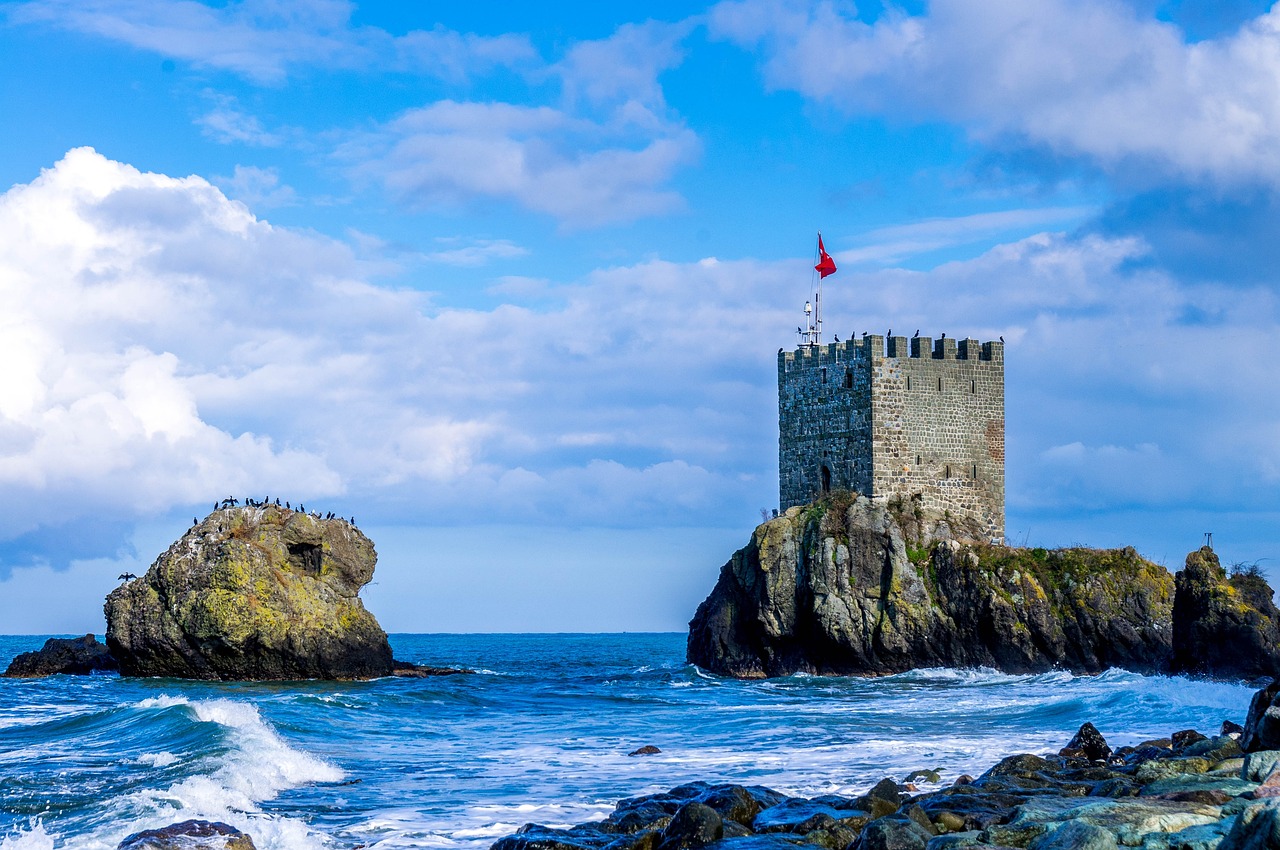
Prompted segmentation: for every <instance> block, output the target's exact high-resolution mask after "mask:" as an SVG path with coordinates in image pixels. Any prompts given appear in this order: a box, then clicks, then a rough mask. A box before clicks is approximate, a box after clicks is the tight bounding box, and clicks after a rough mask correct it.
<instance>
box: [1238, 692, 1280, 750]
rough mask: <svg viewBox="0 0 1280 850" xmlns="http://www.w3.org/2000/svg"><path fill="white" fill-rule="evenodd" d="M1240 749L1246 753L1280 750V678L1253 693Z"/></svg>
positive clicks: (1241, 736)
mask: <svg viewBox="0 0 1280 850" xmlns="http://www.w3.org/2000/svg"><path fill="white" fill-rule="evenodd" d="M1240 749H1242V750H1244V751H1245V752H1246V753H1253V752H1257V751H1258V750H1280V679H1273V680H1272V681H1271V684H1269V685H1267V686H1266V687H1265V688H1263V689H1262V690H1260V691H1258V692H1257V693H1255V694H1254V695H1253V699H1252V700H1251V701H1250V702H1249V716H1248V717H1247V718H1246V719H1245V721H1244V731H1243V732H1241V733H1240Z"/></svg>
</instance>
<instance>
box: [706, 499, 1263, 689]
mask: <svg viewBox="0 0 1280 850" xmlns="http://www.w3.org/2000/svg"><path fill="white" fill-rule="evenodd" d="M688 659H689V661H691V662H693V663H695V664H697V665H699V666H701V667H703V668H705V669H708V670H710V671H712V672H715V673H719V674H722V675H728V676H736V677H740V678H760V677H768V676H783V675H790V674H793V673H797V672H806V673H813V674H837V675H864V676H865V675H884V674H891V673H901V672H904V671H907V670H911V669H915V668H919V667H991V668H994V669H997V670H1001V671H1004V672H1009V673H1037V672H1044V671H1047V670H1052V669H1066V670H1070V671H1072V672H1076V673H1097V672H1101V671H1102V670H1105V669H1108V668H1110V667H1122V668H1124V669H1127V670H1131V671H1134V672H1140V673H1190V674H1196V675H1208V676H1213V677H1219V678H1226V679H1242V678H1254V677H1260V676H1274V675H1280V611H1277V609H1276V607H1275V605H1274V603H1273V602H1272V600H1271V589H1270V587H1268V586H1267V584H1266V582H1265V581H1264V580H1263V579H1262V578H1261V577H1260V576H1256V575H1250V574H1248V573H1244V574H1239V575H1230V576H1229V575H1228V574H1227V571H1226V570H1224V569H1223V568H1222V566H1221V564H1220V563H1219V562H1218V557H1217V555H1215V554H1214V552H1213V550H1212V549H1209V548H1202V549H1200V550H1198V551H1195V552H1192V553H1191V554H1190V555H1189V556H1188V558H1187V565H1186V567H1185V568H1184V569H1183V570H1182V571H1180V572H1179V573H1178V574H1177V575H1176V576H1174V575H1172V574H1170V573H1169V571H1168V570H1166V569H1165V568H1164V567H1162V566H1160V565H1159V564H1155V563H1152V562H1151V561H1148V560H1146V559H1145V558H1142V557H1141V556H1140V555H1138V553H1137V552H1136V551H1134V550H1133V549H1132V548H1125V549H1086V548H1070V549H1058V550H1045V549H1028V548H1018V547H1009V546H998V545H992V544H987V543H981V542H975V541H974V540H973V538H972V536H970V535H968V534H967V533H966V529H965V528H964V526H963V525H962V524H961V523H959V522H957V521H954V520H953V519H952V518H950V517H948V516H946V515H945V514H934V513H929V512H927V511H924V510H923V509H922V508H921V506H920V505H919V503H917V502H914V501H912V500H907V501H905V502H903V501H898V502H884V501H873V500H871V499H868V498H866V497H864V496H858V495H854V494H849V493H843V494H832V495H831V496H830V497H828V498H826V499H824V500H821V501H819V502H817V503H814V504H812V505H808V506H805V507H797V508H791V509H789V510H787V511H786V512H785V514H783V515H782V516H779V517H776V518H774V519H771V520H769V521H767V522H765V523H763V524H761V525H760V526H759V527H758V528H756V530H755V533H754V534H753V535H752V538H751V541H750V543H749V544H748V545H747V546H746V547H744V548H743V549H741V550H739V551H738V552H737V553H735V554H734V556H733V557H732V558H731V559H730V560H729V562H728V563H726V564H725V565H724V567H723V568H722V569H721V571H720V576H719V580H718V581H717V583H716V586H715V588H714V589H713V590H712V592H711V594H710V595H709V596H708V597H707V599H706V600H705V601H704V602H703V603H702V604H701V605H700V606H699V607H698V610H697V613H696V614H695V615H694V617H693V620H692V621H691V622H690V624H689V638H688Z"/></svg>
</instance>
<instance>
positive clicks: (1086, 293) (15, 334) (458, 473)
mask: <svg viewBox="0 0 1280 850" xmlns="http://www.w3.org/2000/svg"><path fill="white" fill-rule="evenodd" d="M0 74H2V75H3V76H2V77H0V80H2V83H3V84H0V114H3V115H4V116H6V120H5V122H4V127H5V129H4V131H3V132H2V133H0V297H3V304H4V306H3V309H0V362H3V363H4V364H5V365H4V368H3V369H2V370H0V633H11V634H27V633H31V634H38V633H84V632H88V631H95V632H98V633H101V631H102V630H103V627H104V623H103V619H102V613H101V603H102V599H103V597H104V596H105V594H106V593H107V592H108V591H109V590H110V589H111V588H112V587H113V586H115V584H117V583H118V582H117V576H118V575H119V574H120V573H121V572H126V571H127V572H134V573H139V574H140V573H141V572H142V571H143V570H145V569H146V567H147V566H148V565H149V564H150V563H151V562H152V561H153V560H154V559H155V558H156V557H157V555H159V554H160V553H161V552H163V551H164V549H165V548H167V546H168V545H169V544H170V543H171V542H172V541H173V540H175V539H176V538H177V537H178V536H180V535H181V534H182V533H183V531H185V529H186V528H187V527H188V526H189V524H190V522H191V520H192V518H194V517H203V516H205V515H206V514H207V513H208V512H209V510H210V509H211V508H212V506H213V503H214V502H215V501H216V500H219V499H222V498H224V497H227V496H236V497H240V498H243V497H244V496H252V497H254V498H262V497H264V496H269V497H273V498H274V497H281V498H282V499H288V500H290V501H291V502H292V503H294V504H298V503H305V504H306V505H307V506H308V508H312V509H318V510H323V511H330V510H332V511H335V512H336V513H338V514H341V515H343V516H353V517H355V519H356V520H357V522H358V524H359V526H360V527H361V528H362V529H363V530H364V531H365V533H366V534H368V535H369V536H370V537H371V538H372V539H373V540H374V542H375V544H376V545H377V548H378V551H379V566H378V572H377V575H376V577H375V582H374V584H372V585H371V586H370V587H369V588H367V589H366V591H365V594H364V596H365V600H366V605H367V606H368V607H369V608H370V609H371V610H372V611H373V612H374V613H375V615H377V616H378V618H379V619H380V621H381V622H382V624H383V625H384V627H386V628H387V629H388V630H389V631H393V632H466V631H480V632H510V631H679V630H682V629H683V628H684V627H685V624H686V623H687V621H688V619H689V618H690V617H691V616H692V614H693V611H694V608H695V607H696V605H697V603H698V602H699V601H700V600H701V599H702V598H703V597H704V596H705V595H706V594H707V593H708V592H709V591H710V589H711V587H712V585H713V584H714V581H715V577H716V574H717V572H718V570H719V567H720V566H721V564H723V563H724V562H725V561H726V560H727V559H728V558H729V556H730V555H731V554H732V552H733V550H734V549H736V548H738V547H740V546H742V545H745V544H746V542H747V540H748V539H749V535H750V533H751V530H752V529H753V528H754V526H755V524H756V523H757V522H759V520H760V515H761V510H762V509H771V508H773V507H776V506H777V499H778V491H777V419H776V416H777V386H776V352H777V350H778V349H779V348H780V347H794V346H795V345H796V343H797V338H796V334H795V328H796V326H797V325H798V324H800V323H801V322H802V321H803V314H802V313H801V308H802V307H803V304H804V301H805V300H806V298H807V297H808V293H809V286H810V279H811V266H812V264H813V246H814V238H815V234H816V233H817V232H818V231H819V230H821V232H822V233H823V237H824V240H825V243H826V246H827V248H828V249H829V250H830V251H831V252H832V254H833V255H834V256H835V258H836V261H837V263H838V264H839V267H840V270H839V271H838V272H837V274H836V275H835V276H834V277H831V278H828V279H827V285H826V288H825V289H824V296H823V298H824V318H825V319H826V328H827V331H828V332H829V333H830V332H834V333H837V334H839V335H841V336H842V337H848V336H854V335H857V334H860V333H862V332H864V331H871V332H875V333H886V332H887V331H888V330H889V329H898V330H897V331H896V332H897V333H904V332H905V333H908V334H909V333H911V332H913V331H914V330H916V329H917V328H919V329H920V333H921V334H922V335H925V336H933V337H937V336H939V335H941V334H942V333H946V334H948V335H950V336H952V337H961V338H963V337H974V338H979V339H983V340H989V339H995V338H997V337H1004V339H1005V340H1006V359H1007V367H1006V368H1007V374H1006V443H1007V461H1006V490H1007V521H1006V531H1007V534H1008V537H1009V539H1010V541H1011V542H1013V543H1016V544H1019V545H1040V546H1046V547H1052V546H1065V545H1094V546H1123V545H1133V546H1135V547H1137V548H1138V550H1139V551H1140V552H1142V553H1143V554H1145V555H1147V556H1148V557H1151V558H1153V559H1155V560H1157V561H1158V562H1161V563H1164V564H1165V565H1166V566H1168V567H1170V568H1178V567H1180V566H1181V564H1182V561H1183V558H1184V557H1185V554H1186V553H1187V552H1188V551H1190V550H1191V549H1193V548H1196V547H1197V546H1199V545H1200V544H1201V542H1203V540H1204V534H1205V532H1212V533H1213V535H1214V537H1213V540H1214V544H1215V546H1216V548H1217V550H1218V552H1219V554H1220V555H1221V557H1222V559H1223V561H1224V562H1225V563H1227V564H1254V563H1256V564H1258V565H1259V566H1260V567H1261V568H1263V570H1264V571H1266V572H1267V573H1268V574H1269V575H1270V576H1271V577H1272V579H1273V583H1274V580H1275V579H1276V578H1280V381H1278V380H1277V377H1276V376H1277V372H1278V366H1280V345H1278V344H1277V340H1278V339H1280V334H1278V331H1280V302H1278V298H1280V278H1278V272H1277V269H1278V268H1280V263H1278V262H1277V261H1278V260H1280V7H1277V8H1274V9H1273V8H1271V7H1270V6H1268V5H1267V4H1265V3H1256V2H1245V1H1244V0H1227V1H1226V2H1223V0H1216V1H1215V2H1192V0H1184V1H1183V2H1157V0H1071V2H1067V0H1040V2H1036V3H1026V2H1023V0H936V2H927V3H923V2H911V3H905V4H902V5H896V4H892V3H887V2H868V3H865V4H863V3H860V4H857V5H855V4H853V3H849V2H817V3H805V2H791V0H724V2H719V3H693V2H671V0H665V1H664V0H659V1H658V2H652V1H651V2H645V3H633V2H625V0H624V1H623V2H613V3H590V4H588V3H569V2H564V3H554V4H529V3H515V2H492V3H484V4H466V3H447V4H446V3H438V2H422V3H413V4H406V3H390V2H386V3H363V2H360V3H356V2H342V0H297V1H296V2H281V0H226V1H225V2H210V3H203V2H197V0H176V1H175V2H153V1H151V0H18V2H14V1H13V0H10V2H0Z"/></svg>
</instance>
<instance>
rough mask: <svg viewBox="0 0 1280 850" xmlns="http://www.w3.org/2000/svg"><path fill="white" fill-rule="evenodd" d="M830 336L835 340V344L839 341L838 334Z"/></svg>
mask: <svg viewBox="0 0 1280 850" xmlns="http://www.w3.org/2000/svg"><path fill="white" fill-rule="evenodd" d="M831 336H832V337H834V338H835V341H836V342H839V341H840V334H832V335H831Z"/></svg>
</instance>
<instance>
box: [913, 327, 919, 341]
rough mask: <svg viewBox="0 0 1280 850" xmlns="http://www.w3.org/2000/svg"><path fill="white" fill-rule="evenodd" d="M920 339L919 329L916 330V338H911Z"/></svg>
mask: <svg viewBox="0 0 1280 850" xmlns="http://www.w3.org/2000/svg"><path fill="white" fill-rule="evenodd" d="M919 337H920V329H919V328H916V334H915V336H913V337H911V338H912V339H918V338H919Z"/></svg>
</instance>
